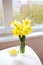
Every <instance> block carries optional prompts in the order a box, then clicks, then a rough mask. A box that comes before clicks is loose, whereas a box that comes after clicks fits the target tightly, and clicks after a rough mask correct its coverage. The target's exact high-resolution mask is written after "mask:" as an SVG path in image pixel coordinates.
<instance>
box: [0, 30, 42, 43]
mask: <svg viewBox="0 0 43 65" xmlns="http://www.w3.org/2000/svg"><path fill="white" fill-rule="evenodd" d="M39 36H43V31H41V32H33V33H32V34H31V35H27V36H26V39H28V38H34V37H39ZM16 40H19V38H18V37H16V36H13V35H11V36H5V37H4V36H3V37H0V42H9V41H16Z"/></svg>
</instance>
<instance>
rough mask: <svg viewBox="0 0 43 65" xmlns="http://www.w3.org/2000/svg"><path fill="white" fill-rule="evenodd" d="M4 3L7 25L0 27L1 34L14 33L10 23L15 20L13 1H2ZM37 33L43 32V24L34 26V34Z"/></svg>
mask: <svg viewBox="0 0 43 65" xmlns="http://www.w3.org/2000/svg"><path fill="white" fill-rule="evenodd" d="M2 3H3V13H4V14H3V16H4V17H3V18H4V19H3V20H4V22H5V25H4V27H0V34H8V33H12V28H11V27H10V21H11V19H12V18H13V16H12V0H2ZM30 4H31V3H30ZM5 5H6V6H5ZM6 8H7V9H6ZM37 31H43V24H42V25H36V26H33V32H37Z"/></svg>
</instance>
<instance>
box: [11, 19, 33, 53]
mask: <svg viewBox="0 0 43 65" xmlns="http://www.w3.org/2000/svg"><path fill="white" fill-rule="evenodd" d="M30 23H31V20H28V19H25V20H22V21H21V22H20V21H16V20H15V21H12V22H11V26H13V27H14V28H13V30H12V31H13V34H14V35H16V36H19V39H20V42H21V44H20V52H21V53H24V47H25V36H26V35H29V34H31V33H32V26H31V25H30Z"/></svg>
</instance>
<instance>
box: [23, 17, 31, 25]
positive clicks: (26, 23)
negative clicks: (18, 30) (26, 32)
mask: <svg viewBox="0 0 43 65" xmlns="http://www.w3.org/2000/svg"><path fill="white" fill-rule="evenodd" d="M22 21H23V24H25V25H30V23H31V20H28V19H27V18H26V20H22Z"/></svg>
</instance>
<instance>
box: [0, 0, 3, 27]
mask: <svg viewBox="0 0 43 65" xmlns="http://www.w3.org/2000/svg"><path fill="white" fill-rule="evenodd" d="M1 26H3V7H2V0H0V27H1Z"/></svg>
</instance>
